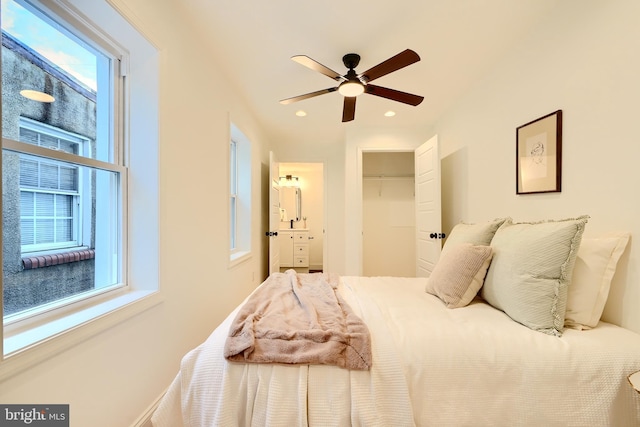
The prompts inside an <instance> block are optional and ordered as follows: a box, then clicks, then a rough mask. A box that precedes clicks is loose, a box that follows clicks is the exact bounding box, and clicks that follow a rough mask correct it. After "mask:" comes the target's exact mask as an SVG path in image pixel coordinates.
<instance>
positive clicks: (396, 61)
mask: <svg viewBox="0 0 640 427" xmlns="http://www.w3.org/2000/svg"><path fill="white" fill-rule="evenodd" d="M418 61H420V56H418V54H417V53H415V52H414V51H413V50H411V49H407V50H405V51H402V52H400V53H399V54H397V55H396V56H393V57H391V58H389V59H387V60H386V61H383V62H381V63H380V64H378V65H376V66H375V67H372V68H369V69H368V70H367V71H365V72H364V73H362V74H361V76H362V77H363V78H364V80H365V81H367V82H370V81H372V80H375V79H377V78H380V77H382V76H386V75H387V74H389V73H392V72H394V71H397V70H399V69H401V68H404V67H406V66H407V65H411V64H413V63H416V62H418Z"/></svg>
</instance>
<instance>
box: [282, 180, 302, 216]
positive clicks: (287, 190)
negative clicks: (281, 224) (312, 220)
mask: <svg viewBox="0 0 640 427" xmlns="http://www.w3.org/2000/svg"><path fill="white" fill-rule="evenodd" d="M301 199H302V195H301V192H300V188H298V187H280V209H284V210H285V214H284V215H283V218H282V220H284V221H290V220H294V221H296V222H297V221H300V218H302V213H301V212H302V200H301Z"/></svg>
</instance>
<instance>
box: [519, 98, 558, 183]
mask: <svg viewBox="0 0 640 427" xmlns="http://www.w3.org/2000/svg"><path fill="white" fill-rule="evenodd" d="M561 190H562V110H557V111H554V112H553V113H550V114H547V115H546V116H543V117H540V118H538V119H535V120H533V121H531V122H529V123H526V124H524V125H522V126H519V127H518V128H516V194H535V193H554V192H555V193H558V192H560V191H561Z"/></svg>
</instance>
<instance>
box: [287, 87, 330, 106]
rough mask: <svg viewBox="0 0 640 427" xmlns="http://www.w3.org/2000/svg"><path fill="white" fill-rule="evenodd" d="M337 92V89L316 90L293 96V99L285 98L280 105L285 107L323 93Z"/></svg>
mask: <svg viewBox="0 0 640 427" xmlns="http://www.w3.org/2000/svg"><path fill="white" fill-rule="evenodd" d="M336 90H338V88H337V87H330V88H329V89H322V90H317V91H315V92H310V93H305V94H304V95H298V96H294V97H293V98H287V99H282V100H280V104H283V105H287V104H292V103H294V102H298V101H302V100H303V99H309V98H313V97H314V96H318V95H324V94H325V93H331V92H335V91H336Z"/></svg>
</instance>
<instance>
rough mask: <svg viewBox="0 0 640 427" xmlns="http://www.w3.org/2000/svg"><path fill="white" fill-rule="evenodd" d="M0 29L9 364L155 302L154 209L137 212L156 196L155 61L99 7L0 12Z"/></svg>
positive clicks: (50, 0)
mask: <svg viewBox="0 0 640 427" xmlns="http://www.w3.org/2000/svg"><path fill="white" fill-rule="evenodd" d="M67 4H70V5H71V6H72V7H73V9H67ZM83 12H84V13H87V14H88V15H87V17H85V16H84V15H82V13H83ZM1 17H2V184H3V199H2V217H3V218H2V258H3V275H2V281H1V288H2V294H3V300H2V302H3V304H2V308H3V326H4V327H3V329H2V338H3V340H2V342H3V351H2V354H1V355H0V356H4V358H5V359H6V358H7V357H8V356H11V355H12V354H14V353H16V352H17V351H18V350H20V349H22V348H24V347H26V346H31V345H34V344H35V343H37V342H38V341H44V340H45V338H47V337H48V336H51V335H60V334H61V333H62V332H64V331H65V330H72V329H74V328H75V327H77V326H78V325H86V324H88V321H90V320H93V319H101V321H102V322H107V320H104V319H107V318H106V317H105V316H104V314H106V313H109V312H111V311H113V310H114V309H115V308H118V307H119V306H120V304H125V305H126V304H130V303H131V302H132V301H136V300H137V299H136V298H138V299H139V298H142V297H139V296H136V295H138V294H136V292H134V291H137V290H138V291H142V293H146V292H148V291H152V290H154V289H157V277H156V274H155V273H149V270H151V271H155V268H154V265H155V264H154V263H155V262H157V255H156V253H157V252H156V251H157V229H154V228H153V226H154V224H157V198H156V197H155V196H154V197H149V196H147V197H145V202H144V204H141V203H137V202H136V201H137V200H138V199H140V197H139V194H147V195H149V194H155V193H157V145H156V144H155V141H157V107H156V105H157V52H156V51H155V49H154V48H153V47H152V46H151V45H150V44H149V43H148V42H147V41H146V40H145V39H144V38H143V37H142V36H141V35H140V34H138V33H137V32H136V31H135V30H134V29H133V27H132V26H130V25H129V24H128V23H127V22H126V21H124V19H123V18H122V17H121V16H120V15H118V14H117V12H115V10H114V9H112V8H111V7H110V6H109V5H108V3H107V2H85V1H83V0H68V2H59V1H56V0H2V14H1ZM97 24H100V25H104V28H102V27H99V26H98V25H97ZM131 69H135V70H136V71H137V73H138V75H140V76H144V78H143V79H138V80H137V81H136V80H130V79H129V72H130V70H131ZM135 99H137V100H141V99H144V100H145V102H139V101H138V102H137V103H136V105H137V107H135V108H131V105H130V104H133V102H132V101H133V100H135ZM129 100H131V102H130V101H129ZM141 137H142V138H144V140H145V143H144V148H142V147H141V145H140V144H138V145H136V144H134V143H133V140H134V139H136V138H138V139H140V138H141ZM143 159H144V160H143ZM130 168H131V169H134V168H135V169H136V170H138V171H139V174H138V176H139V177H140V178H139V179H137V180H136V182H130V180H129V170H130ZM130 200H131V202H130ZM140 224H142V226H139V225H140ZM136 257H138V258H140V259H142V258H144V259H145V261H146V265H144V266H142V265H138V264H136V263H135V262H133V260H134V259H135V258H136ZM142 272H146V273H145V274H146V276H144V280H140V279H141V278H142V277H143V276H142V275H141V274H142ZM135 282H137V283H138V284H137V285H136V283H135ZM116 301H119V302H116ZM53 320H55V322H52V321H53ZM74 322H75V323H74ZM45 324H47V325H48V326H47V327H46V328H43V327H42V326H43V325H45ZM46 334H49V335H48V336H47V335H46ZM0 359H1V358H0ZM7 360H8V359H7ZM1 367H2V365H1V364H0V368H1ZM1 373H2V369H0V376H1Z"/></svg>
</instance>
